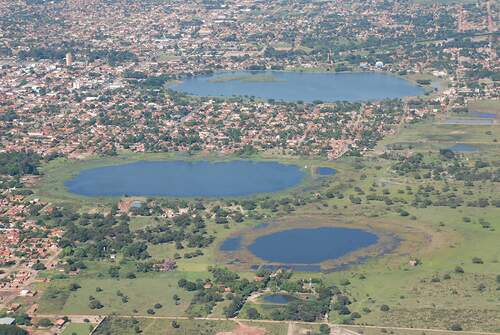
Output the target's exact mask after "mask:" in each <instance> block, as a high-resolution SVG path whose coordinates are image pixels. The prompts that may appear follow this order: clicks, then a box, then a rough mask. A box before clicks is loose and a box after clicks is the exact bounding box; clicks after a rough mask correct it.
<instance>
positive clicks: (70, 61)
mask: <svg viewBox="0 0 500 335" xmlns="http://www.w3.org/2000/svg"><path fill="white" fill-rule="evenodd" d="M71 65H73V55H72V54H71V52H68V53H67V54H66V66H71Z"/></svg>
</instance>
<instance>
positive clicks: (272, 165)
mask: <svg viewBox="0 0 500 335" xmlns="http://www.w3.org/2000/svg"><path fill="white" fill-rule="evenodd" d="M305 176H306V174H305V173H304V172H303V171H302V170H300V168H299V167H298V166H296V165H286V164H281V163H278V162H257V161H248V160H234V161H225V162H208V161H182V160H167V161H140V162H135V163H129V164H122V165H114V166H104V167H97V168H91V169H86V170H82V171H80V173H79V174H78V175H77V176H76V177H74V178H73V179H71V180H68V181H66V182H65V186H66V187H67V189H68V190H69V191H70V192H72V193H76V194H80V195H85V196H123V195H132V196H172V197H223V196H244V195H251V194H255V193H261V192H276V191H281V190H285V189H287V188H290V187H293V186H296V185H298V184H299V183H300V182H301V181H302V180H303V179H304V177H305Z"/></svg>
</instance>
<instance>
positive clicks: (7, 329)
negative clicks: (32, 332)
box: [0, 325, 29, 335]
mask: <svg viewBox="0 0 500 335" xmlns="http://www.w3.org/2000/svg"><path fill="white" fill-rule="evenodd" d="M28 334H29V333H28V332H27V331H26V330H24V329H22V328H19V327H17V326H14V325H0V335H28Z"/></svg>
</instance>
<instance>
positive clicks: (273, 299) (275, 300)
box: [262, 294, 296, 305]
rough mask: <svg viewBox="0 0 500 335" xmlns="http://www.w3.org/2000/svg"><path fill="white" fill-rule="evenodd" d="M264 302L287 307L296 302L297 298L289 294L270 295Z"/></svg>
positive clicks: (266, 296) (264, 298) (265, 297)
mask: <svg viewBox="0 0 500 335" xmlns="http://www.w3.org/2000/svg"><path fill="white" fill-rule="evenodd" d="M262 300H264V301H265V302H268V303H271V304H278V305H286V304H288V303H289V302H290V301H293V300H296V298H294V297H292V296H290V295H287V294H269V295H265V296H264V297H263V298H262Z"/></svg>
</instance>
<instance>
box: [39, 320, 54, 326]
mask: <svg viewBox="0 0 500 335" xmlns="http://www.w3.org/2000/svg"><path fill="white" fill-rule="evenodd" d="M50 326H52V321H50V320H49V319H45V318H44V319H40V320H39V321H38V327H42V328H48V327H50Z"/></svg>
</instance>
